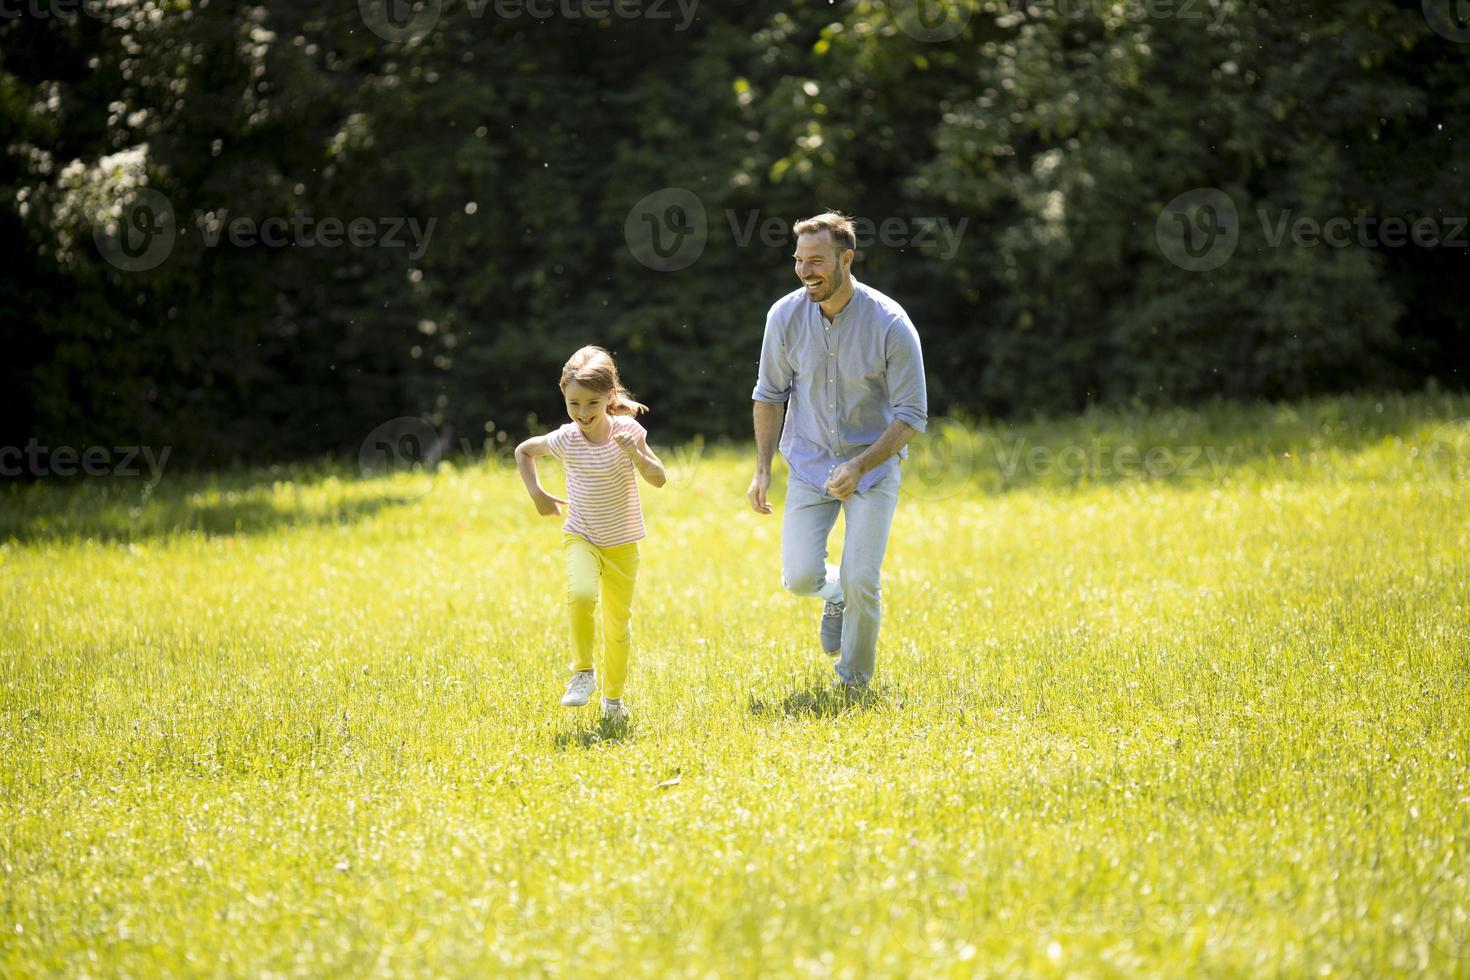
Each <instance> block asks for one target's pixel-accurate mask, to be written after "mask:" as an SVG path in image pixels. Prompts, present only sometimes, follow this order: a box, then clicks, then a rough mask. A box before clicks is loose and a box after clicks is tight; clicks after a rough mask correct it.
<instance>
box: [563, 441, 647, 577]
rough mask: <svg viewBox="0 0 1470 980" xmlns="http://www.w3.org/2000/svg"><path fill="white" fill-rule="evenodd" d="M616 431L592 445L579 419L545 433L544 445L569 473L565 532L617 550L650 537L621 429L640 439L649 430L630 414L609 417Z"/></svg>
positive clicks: (633, 468) (630, 458)
mask: <svg viewBox="0 0 1470 980" xmlns="http://www.w3.org/2000/svg"><path fill="white" fill-rule="evenodd" d="M608 421H609V422H611V423H612V431H611V433H610V434H609V435H608V437H607V441H606V442H601V443H591V442H588V441H587V437H586V436H585V435H583V434H582V429H581V427H579V426H578V425H577V423H575V422H568V423H567V424H566V425H563V426H562V427H561V428H560V429H557V430H555V431H554V432H552V433H551V434H549V435H548V436H547V437H546V448H548V449H550V450H551V455H553V456H555V457H556V458H557V459H559V460H561V461H562V465H563V466H564V467H566V471H567V519H566V523H564V524H563V525H562V530H564V531H570V532H571V533H573V534H580V535H581V536H582V537H584V538H586V539H587V540H588V541H591V542H592V543H593V544H595V545H597V547H599V548H616V547H617V546H618V545H622V544H628V543H629V542H632V541H637V540H639V539H641V538H644V537H647V536H648V535H647V532H646V531H644V529H643V509H642V507H641V506H640V505H639V500H638V483H637V480H636V478H635V477H636V473H637V471H636V469H635V467H634V466H633V460H632V457H630V456H629V455H628V454H627V453H625V452H624V451H623V447H621V446H619V445H618V443H617V440H616V439H614V438H613V436H614V435H617V434H618V433H622V432H626V433H628V434H630V435H632V436H634V437H635V438H638V439H642V438H644V437H645V436H646V435H647V430H645V429H644V428H643V426H641V425H639V424H638V423H637V422H636V421H634V420H633V419H632V418H630V417H628V416H626V415H609V416H608Z"/></svg>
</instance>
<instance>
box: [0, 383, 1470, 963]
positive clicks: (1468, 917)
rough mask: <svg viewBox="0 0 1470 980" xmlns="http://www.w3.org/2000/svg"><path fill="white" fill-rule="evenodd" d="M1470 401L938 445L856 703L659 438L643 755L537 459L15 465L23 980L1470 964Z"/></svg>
mask: <svg viewBox="0 0 1470 980" xmlns="http://www.w3.org/2000/svg"><path fill="white" fill-rule="evenodd" d="M1464 416H1470V400H1466V399H1463V398H1460V399H1456V398H1449V397H1445V396H1419V397H1416V398H1408V399H1403V398H1385V399H1372V398H1368V399H1343V400H1331V401H1321V402H1314V403H1309V404H1301V405H1295V406H1263V407H1260V408H1251V409H1229V408H1225V407H1222V408H1220V409H1218V410H1211V411H1208V412H1203V413H1196V412H1170V413H1164V414H1155V415H1144V414H1142V413H1134V414H1119V413H1101V412H1100V413H1093V414H1089V415H1088V416H1085V417H1082V418H1077V419H1070V420H1050V421H1046V420H1043V421H1038V422H1036V423H1033V424H1030V425H1021V426H1016V427H1008V426H1002V425H998V424H984V425H978V424H974V423H969V424H966V425H965V426H964V427H961V424H960V423H953V424H952V425H951V426H950V427H949V428H950V431H949V433H948V435H942V434H941V431H940V430H942V429H944V428H945V427H944V426H936V435H935V436H934V437H933V438H931V439H930V441H929V442H928V444H927V448H925V447H920V448H919V449H917V450H916V452H915V454H914V458H913V459H912V460H911V461H910V463H909V465H908V473H907V477H906V479H907V485H906V488H905V497H904V500H903V501H902V503H901V505H900V508H899V512H898V516H897V519H896V521H895V526H894V532H893V537H892V542H891V545H890V549H889V555H888V560H887V563H886V566H885V580H884V599H885V622H884V627H883V640H882V645H881V648H880V654H879V675H878V679H877V682H876V684H875V691H874V693H873V696H872V697H871V698H870V699H869V700H868V701H866V702H863V703H858V704H854V705H845V704H842V703H839V702H836V701H834V700H832V699H831V698H830V697H829V696H828V695H827V694H826V692H825V691H824V690H823V686H824V684H825V681H826V676H825V672H827V671H828V670H830V668H829V666H828V662H827V660H826V658H825V657H824V656H823V655H822V654H821V652H820V650H819V649H818V648H817V645H816V637H815V632H816V629H815V628H816V617H817V612H818V609H817V607H816V606H815V605H813V604H811V603H808V602H803V601H800V600H798V599H796V598H794V597H791V596H789V595H786V594H785V593H783V592H782V591H781V590H780V588H779V569H778V567H777V560H778V559H777V556H778V545H779V538H780V523H779V517H771V518H761V517H758V516H757V515H755V514H753V513H750V512H749V511H748V509H746V508H745V505H744V501H743V494H744V490H745V485H746V483H747V482H748V479H749V467H750V461H749V456H748V452H746V451H743V450H731V449H728V448H712V449H705V450H703V451H702V452H700V453H694V452H692V451H689V450H687V449H686V450H685V451H683V452H681V453H679V454H677V456H676V454H673V453H669V454H667V455H669V456H670V457H671V458H677V461H678V465H677V466H675V467H673V473H672V479H671V481H670V486H669V487H668V488H666V489H664V490H661V491H655V490H645V491H644V500H645V503H646V511H647V515H648V523H649V527H650V537H649V538H648V540H647V541H646V542H645V544H644V547H643V561H642V568H641V573H640V580H639V583H638V587H637V595H636V599H635V614H636V624H635V641H636V648H635V653H634V659H633V662H632V674H631V677H630V684H629V689H628V695H627V697H628V702H629V704H630V706H631V707H632V708H633V710H634V712H635V721H634V724H633V726H632V727H631V729H630V730H629V731H628V732H626V733H622V732H616V731H608V730H604V729H602V728H601V727H600V726H598V725H597V724H596V722H595V720H594V714H593V711H592V709H591V708H589V709H584V710H582V711H568V710H566V709H562V708H560V707H559V706H557V703H556V702H557V698H558V697H559V695H560V692H561V686H562V683H563V680H564V664H565V662H566V651H565V648H564V643H563V634H564V631H565V619H564V612H563V609H562V605H561V596H562V594H563V587H564V582H563V572H562V566H561V561H562V557H561V551H560V547H559V532H558V531H557V525H556V522H554V521H552V520H550V519H538V518H537V517H536V516H535V514H534V511H533V510H532V508H531V506H530V504H529V501H528V500H527V499H526V497H525V495H524V491H523V490H522V489H521V487H520V484H519V481H518V479H517V478H516V476H515V474H514V472H513V470H512V469H511V468H510V467H509V466H508V465H505V464H503V463H502V464H495V463H490V464H486V465H473V466H459V467H445V468H444V469H443V470H442V471H441V472H439V473H436V474H433V475H429V474H420V475H417V476H409V477H404V478H400V479H396V480H361V479H358V478H356V475H355V474H354V473H352V472H351V471H349V470H348V469H347V468H337V467H332V466H326V465H318V466H311V467H287V468H280V469H278V470H277V471H275V472H268V471H250V472H243V473H235V474H229V475H218V476H216V477H209V476H189V475H185V474H177V475H175V474H168V473H166V474H165V475H164V477H163V479H162V480H161V481H160V482H159V484H158V485H157V486H156V487H153V488H151V490H148V491H146V492H145V490H144V488H143V487H142V486H141V485H140V484H139V483H138V482H137V481H131V482H129V481H116V482H106V481H94V482H91V483H87V484H73V485H66V484H56V483H48V482H42V483H41V484H38V485H35V486H32V487H29V488H24V489H21V488H12V489H11V490H10V492H9V493H8V494H7V496H6V498H5V512H4V514H3V517H0V537H8V539H9V543H8V544H6V545H4V546H3V549H0V582H3V585H4V590H3V599H0V602H3V610H4V615H3V621H0V658H3V659H0V684H3V687H0V740H3V742H0V750H3V752H4V757H5V759H6V765H5V768H4V772H3V776H0V860H3V862H4V868H5V891H4V899H3V900H4V906H3V916H0V937H3V938H0V972H3V973H5V974H7V975H17V974H33V973H44V972H64V973H68V974H78V973H92V974H128V975H143V974H153V973H156V972H160V971H164V972H191V973H192V972H210V973H223V974H239V973H262V972H278V973H289V974H299V975H319V974H322V973H342V974H351V975H355V974H361V973H365V972H376V973H394V974H398V973H414V974H418V973H432V974H452V975H482V974H484V973H485V972H487V971H491V970H498V969H507V968H530V969H536V970H543V971H548V972H567V973H570V972H574V971H575V972H578V973H585V974H625V975H646V974H679V973H686V974H698V975H705V974H708V973H711V972H716V973H721V974H735V975H748V974H754V973H769V974H773V975H786V974H815V975H845V974H864V973H870V972H879V973H887V974H894V975H900V974H901V975H919V974H931V975H932V974H940V975H972V974H978V973H1005V974H1012V973H1020V972H1036V973H1042V974H1047V973H1056V974H1082V975H1119V976H1122V975H1128V976H1132V975H1136V974H1145V975H1156V976H1170V977H1178V976H1190V975H1198V974H1217V975H1218V974H1224V975H1239V976H1257V975H1293V976H1299V975H1307V974H1311V975H1320V974H1324V973H1341V974H1350V975H1361V976H1375V975H1383V974H1386V973H1390V972H1412V971H1423V972H1425V973H1429V974H1438V975H1466V974H1467V972H1470V878H1467V868H1470V775H1467V759H1470V737H1467V736H1470V722H1467V720H1466V719H1467V715H1470V711H1467V705H1470V691H1467V679H1470V652H1467V651H1470V467H1467V461H1470V454H1467V453H1464V452H1463V451H1462V450H1463V449H1464V448H1466V443H1465V442H1464V441H1463V440H1462V437H1463V435H1464V433H1465V429H1464V427H1463V426H1462V425H1459V424H1455V423H1453V422H1452V420H1454V419H1456V418H1462V417H1464ZM649 426H650V429H651V430H652V431H653V432H654V440H655V442H657V428H656V421H654V420H650V422H649ZM1037 446H1043V447H1046V448H1047V449H1048V450H1049V451H1050V452H1051V454H1052V456H1051V459H1052V464H1051V465H1050V466H1047V465H1045V464H1044V460H1045V459H1046V458H1047V455H1046V454H1045V453H1043V454H1039V455H1036V456H1034V457H1027V456H1024V455H1018V453H1022V454H1024V453H1027V452H1030V451H1031V450H1034V449H1035V447H1037ZM1123 446H1132V447H1133V448H1135V449H1138V450H1140V453H1139V458H1140V461H1139V465H1137V466H1132V465H1129V464H1128V463H1125V464H1123V465H1121V466H1115V465H1112V464H1103V465H1102V466H1092V465H1091V464H1088V463H1087V462H1086V461H1085V457H1086V456H1087V452H1088V451H1090V447H1100V448H1098V449H1097V452H1098V453H1100V454H1101V455H1099V456H1097V457H1096V458H1107V459H1112V460H1116V459H1117V458H1118V457H1117V452H1118V450H1119V449H1120V448H1121V447H1123ZM1156 447H1162V448H1163V449H1165V450H1168V451H1169V452H1171V453H1173V454H1174V455H1172V456H1169V457H1168V459H1169V461H1170V462H1169V464H1168V465H1163V461H1164V460H1165V458H1166V457H1165V456H1163V455H1159V454H1156V455H1155V457H1154V462H1155V464H1158V465H1155V466H1153V467H1152V468H1151V467H1149V466H1147V465H1144V463H1143V457H1144V456H1145V455H1146V453H1147V450H1149V449H1150V448H1156ZM1193 447H1200V448H1201V453H1200V455H1199V457H1198V460H1199V463H1198V466H1196V467H1193V468H1190V469H1189V470H1188V471H1183V470H1182V469H1181V467H1180V466H1179V465H1178V463H1179V459H1180V457H1181V456H1182V455H1183V453H1182V451H1183V450H1185V449H1190V448H1193ZM1204 448H1213V449H1214V450H1215V456H1214V457H1213V459H1214V460H1216V463H1211V462H1210V460H1211V458H1212V457H1210V456H1209V455H1208V454H1206V453H1204V452H1203V449H1204ZM1064 456H1065V459H1066V462H1058V461H1059V460H1062V459H1063V457H1064ZM1123 458H1124V459H1125V460H1131V459H1132V456H1131V455H1129V454H1127V453H1126V452H1125V453H1124V454H1123ZM1028 459H1029V460H1030V461H1027V460H1028ZM544 472H545V474H546V478H547V482H548V483H549V484H555V483H556V482H557V478H556V477H555V476H554V475H553V472H554V471H553V470H552V469H551V468H550V467H546V468H545V470H544ZM777 482H778V484H779V483H780V482H781V479H780V478H779V477H778V481H777ZM779 499H780V497H779V494H778V497H777V502H778V503H779ZM839 532H840V526H839ZM839 541H840V534H839V537H837V538H834V545H836V544H837V543H838V542H839Z"/></svg>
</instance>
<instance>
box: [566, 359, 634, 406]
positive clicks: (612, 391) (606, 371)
mask: <svg viewBox="0 0 1470 980" xmlns="http://www.w3.org/2000/svg"><path fill="white" fill-rule="evenodd" d="M574 382H575V383H576V384H579V385H584V386H586V387H588V388H591V389H592V390H593V391H595V392H598V393H599V394H602V395H607V396H608V402H607V414H609V415H638V414H641V413H643V412H646V411H648V406H647V405H645V404H643V403H642V402H639V401H635V400H634V399H633V393H632V392H630V391H629V390H628V389H627V388H624V387H623V382H622V381H621V380H620V379H619V378H618V366H617V365H616V364H614V363H613V359H612V355H611V354H609V353H608V352H607V351H605V350H603V349H602V348H601V347H593V346H590V345H589V346H587V347H583V348H582V349H581V350H579V351H577V353H575V354H573V355H572V356H571V357H570V358H569V359H568V360H567V363H566V364H565V365H563V366H562V369H561V390H562V391H563V392H565V391H566V390H567V385H569V384H572V383H574Z"/></svg>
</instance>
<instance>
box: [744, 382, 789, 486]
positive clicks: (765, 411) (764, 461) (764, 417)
mask: <svg viewBox="0 0 1470 980" xmlns="http://www.w3.org/2000/svg"><path fill="white" fill-rule="evenodd" d="M751 404H752V405H753V406H754V408H753V415H754V419H755V477H754V479H752V480H751V481H750V490H749V491H747V492H746V497H748V498H749V499H750V506H751V507H752V508H753V509H754V510H755V512H756V513H757V514H769V513H770V512H771V505H770V504H769V503H767V502H766V491H767V490H769V489H770V488H771V460H772V459H773V458H775V455H776V440H777V439H778V438H779V437H780V435H781V421H782V419H784V418H785V417H786V406H785V405H782V404H781V403H780V402H752V403H751Z"/></svg>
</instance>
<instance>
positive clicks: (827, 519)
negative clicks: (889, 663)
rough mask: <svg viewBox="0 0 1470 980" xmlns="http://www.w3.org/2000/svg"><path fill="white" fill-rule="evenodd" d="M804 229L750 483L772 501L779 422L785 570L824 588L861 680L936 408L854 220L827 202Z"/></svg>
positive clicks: (774, 347)
mask: <svg viewBox="0 0 1470 980" xmlns="http://www.w3.org/2000/svg"><path fill="white" fill-rule="evenodd" d="M793 231H794V232H795V234H796V254H795V256H794V258H795V261H796V277H797V278H798V279H799V280H801V287H800V288H799V289H797V290H796V291H794V292H792V293H790V294H788V295H786V296H784V297H782V298H781V299H780V300H778V301H777V302H776V304H775V305H774V306H772V307H771V310H770V312H769V313H768V314H767V315H766V333H765V340H764V341H763V342H762V344H761V359H760V370H759V376H758V379H757V381H756V385H755V391H754V393H753V395H752V398H753V399H754V402H755V407H754V414H755V446H756V449H755V453H756V461H755V478H754V479H752V480H751V481H750V490H749V492H748V494H747V496H748V497H749V499H750V506H751V507H753V508H754V509H755V511H756V513H759V514H769V513H770V512H771V507H770V504H768V503H767V502H766V493H767V491H769V489H770V486H771V457H772V455H773V453H774V451H775V448H776V434H777V433H778V432H779V433H780V434H781V455H782V456H784V457H785V458H786V462H787V464H788V465H789V467H790V469H791V476H790V479H789V481H788V483H787V490H786V513H785V523H784V525H783V526H782V529H781V581H782V584H783V585H784V586H785V587H786V588H787V589H789V590H791V591H792V592H794V593H795V594H797V595H800V596H821V597H822V599H823V600H825V605H824V607H823V612H822V617H821V621H820V627H819V635H820V638H821V642H822V649H823V650H825V651H826V652H827V654H828V655H829V656H833V657H837V658H838V659H837V663H836V670H837V680H836V681H834V686H836V687H838V688H840V689H842V690H844V691H847V690H854V689H856V690H861V689H863V688H864V687H865V686H866V685H867V683H868V681H869V679H870V678H872V676H873V666H874V660H875V658H876V654H877V649H878V623H879V618H880V611H881V610H880V604H879V572H880V570H881V568H882V566H883V553H884V551H885V550H886V549H887V547H888V530H889V527H890V526H891V525H892V523H893V510H894V507H895V506H897V504H898V485H899V479H900V477H899V459H900V458H902V457H903V455H904V446H905V444H907V443H908V441H909V440H910V439H912V438H913V437H914V434H915V433H916V432H922V431H924V426H925V424H926V422H927V420H928V414H929V398H928V394H927V392H926V391H925V388H924V359H923V355H922V353H921V352H920V349H919V335H918V332H917V331H915V330H914V325H913V323H912V322H910V320H909V318H908V315H907V314H906V313H904V311H903V308H902V307H900V306H899V305H898V304H897V303H895V302H894V301H893V300H891V299H889V298H888V297H887V296H884V295H883V294H882V293H880V292H878V291H877V290H876V289H872V288H870V287H868V286H865V285H863V284H862V283H860V282H858V281H857V280H855V279H853V278H852V272H851V270H852V260H853V255H854V252H853V249H854V248H855V247H856V245H857V241H856V236H855V235H854V233H853V228H852V222H851V220H849V219H848V218H846V217H845V216H843V215H841V214H835V213H827V214H820V215H817V216H816V217H814V218H808V219H806V220H805V221H798V222H797V223H796V225H795V226H794V227H793ZM783 406H784V407H783ZM783 416H784V419H785V425H784V427H783V425H782V419H783ZM839 509H841V510H842V511H843V513H844V514H845V515H846V524H847V531H846V537H845V538H844V539H843V546H842V566H841V568H836V567H833V566H832V565H829V564H827V563H826V559H827V536H828V534H830V533H831V531H832V525H833V524H835V523H836V522H837V511H838V510H839Z"/></svg>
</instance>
